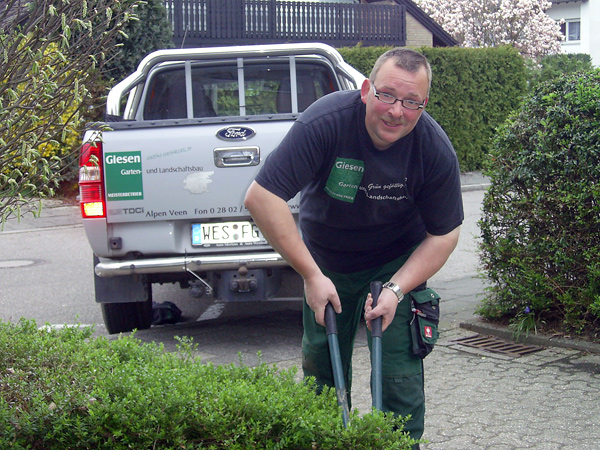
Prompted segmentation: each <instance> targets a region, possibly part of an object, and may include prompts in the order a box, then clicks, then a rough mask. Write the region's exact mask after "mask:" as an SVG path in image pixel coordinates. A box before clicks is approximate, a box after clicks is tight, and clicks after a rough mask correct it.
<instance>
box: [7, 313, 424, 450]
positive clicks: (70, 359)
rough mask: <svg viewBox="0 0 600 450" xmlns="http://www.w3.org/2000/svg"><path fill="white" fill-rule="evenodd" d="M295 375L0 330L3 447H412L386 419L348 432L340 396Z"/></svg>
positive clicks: (74, 336) (125, 343) (151, 349)
mask: <svg viewBox="0 0 600 450" xmlns="http://www.w3.org/2000/svg"><path fill="white" fill-rule="evenodd" d="M315 390H316V388H315V386H314V383H312V384H311V383H298V382H296V381H295V370H289V371H279V370H277V368H276V367H274V366H271V367H269V366H266V365H261V366H259V367H256V368H248V367H245V366H243V365H240V366H235V365H228V366H214V365H212V364H201V362H200V361H199V360H198V359H196V358H194V357H193V346H192V344H191V342H190V341H189V339H185V338H180V351H179V353H177V354H175V353H166V352H164V350H163V348H162V347H161V346H159V345H156V344H140V343H139V341H137V340H135V339H134V338H132V337H123V338H119V339H117V340H107V339H106V338H92V337H91V331H90V330H89V329H79V328H67V329H63V330H38V329H37V327H36V326H35V323H33V322H28V321H21V322H20V323H19V324H15V325H11V324H7V323H3V322H0V448H2V449H5V448H6V449H8V448H11V449H26V448H27V449H42V448H43V449H44V450H64V449H67V448H76V449H107V450H121V449H123V450H124V449H136V450H143V449H182V448H186V449H198V448H205V449H214V450H218V449H223V450H224V449H227V450H242V449H281V450H283V449H297V450H301V449H302V450H311V449H315V450H319V449H340V450H342V449H344V450H346V449H361V448H369V449H371V448H372V449H400V450H401V449H410V448H411V445H412V444H413V443H414V441H413V440H411V439H410V438H409V437H408V436H407V435H405V434H403V433H402V432H401V431H394V427H400V428H401V427H402V424H403V421H402V420H400V419H394V418H392V417H391V416H386V415H384V414H382V413H376V414H366V415H364V416H363V417H360V416H358V414H357V413H356V412H354V413H353V415H352V417H351V422H350V426H349V427H348V428H346V429H345V428H343V425H342V418H341V413H340V411H339V408H338V407H337V404H336V399H335V392H333V390H326V391H325V392H324V393H323V394H321V395H316V394H315Z"/></svg>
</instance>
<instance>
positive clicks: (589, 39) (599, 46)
mask: <svg viewBox="0 0 600 450" xmlns="http://www.w3.org/2000/svg"><path fill="white" fill-rule="evenodd" d="M547 14H548V15H549V16H550V17H551V18H553V19H554V20H560V19H564V20H569V19H579V20H580V24H581V25H580V27H581V28H580V33H581V34H580V38H581V39H580V40H579V42H566V41H565V42H564V43H563V45H562V48H563V51H564V52H565V53H587V54H588V55H590V56H591V58H592V63H593V64H594V65H595V66H600V32H599V30H600V0H588V1H585V2H569V3H560V4H556V3H554V4H553V5H552V7H551V8H550V9H549V10H548V11H547Z"/></svg>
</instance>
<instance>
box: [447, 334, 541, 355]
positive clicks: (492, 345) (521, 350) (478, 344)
mask: <svg viewBox="0 0 600 450" xmlns="http://www.w3.org/2000/svg"><path fill="white" fill-rule="evenodd" d="M453 342H456V343H457V344H460V345H465V346H467V347H473V348H479V349H483V350H487V351H490V352H495V353H502V354H503V355H509V356H516V357H518V356H525V355H529V354H530V353H535V352H539V351H540V350H543V349H544V347H540V346H539V345H523V344H517V343H516V342H508V341H503V340H501V339H498V338H496V337H491V336H481V335H479V334H477V335H475V336H470V337H466V338H461V339H455V340H454V341H453Z"/></svg>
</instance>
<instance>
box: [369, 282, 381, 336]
mask: <svg viewBox="0 0 600 450" xmlns="http://www.w3.org/2000/svg"><path fill="white" fill-rule="evenodd" d="M382 286H383V284H382V283H381V281H373V282H371V296H372V297H373V309H375V307H376V306H377V302H378V301H379V295H380V294H381V290H382V289H383V287H382ZM381 322H382V318H381V316H379V317H378V318H377V319H374V320H372V321H371V336H372V337H374V338H377V337H378V338H380V337H381V335H382V334H383V332H382V331H381V326H382V325H381Z"/></svg>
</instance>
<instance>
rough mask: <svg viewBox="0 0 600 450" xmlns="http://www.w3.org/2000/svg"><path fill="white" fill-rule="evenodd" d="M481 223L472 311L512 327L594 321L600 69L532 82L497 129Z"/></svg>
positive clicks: (582, 326) (599, 315)
mask: <svg viewBox="0 0 600 450" xmlns="http://www.w3.org/2000/svg"><path fill="white" fill-rule="evenodd" d="M487 170H488V174H489V176H490V178H491V183H492V185H491V187H490V189H489V190H488V191H487V192H486V194H485V197H484V203H483V216H482V219H481V221H480V227H481V233H482V244H481V259H482V263H483V268H484V270H485V272H486V275H487V277H488V279H489V280H490V281H491V283H492V284H491V287H490V289H489V290H488V293H487V297H486V298H485V300H484V302H483V305H482V306H481V307H480V309H479V312H480V313H481V314H483V315H484V316H485V317H487V318H491V319H498V318H510V319H511V320H512V322H513V326H514V327H515V329H516V330H518V331H530V330H532V329H534V328H535V327H536V326H539V325H543V324H544V323H545V324H546V326H554V325H557V326H564V327H566V328H567V329H568V330H570V331H575V332H578V333H583V332H589V331H590V330H597V327H598V325H600V70H595V71H592V72H587V73H580V74H575V75H570V76H565V77H561V78H559V79H556V80H555V81H552V82H550V83H545V84H540V85H539V86H538V87H537V88H536V89H535V90H534V92H533V93H532V94H531V96H530V97H529V98H528V99H527V100H526V101H525V103H524V104H523V106H522V108H521V109H520V111H519V112H518V113H517V114H516V115H515V116H514V117H512V118H511V119H510V120H509V121H508V122H507V123H506V124H505V125H504V126H503V127H502V128H501V130H500V131H499V133H498V135H497V137H496V139H495V141H494V147H493V150H492V152H491V154H490V159H489V164H488V167H487Z"/></svg>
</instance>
